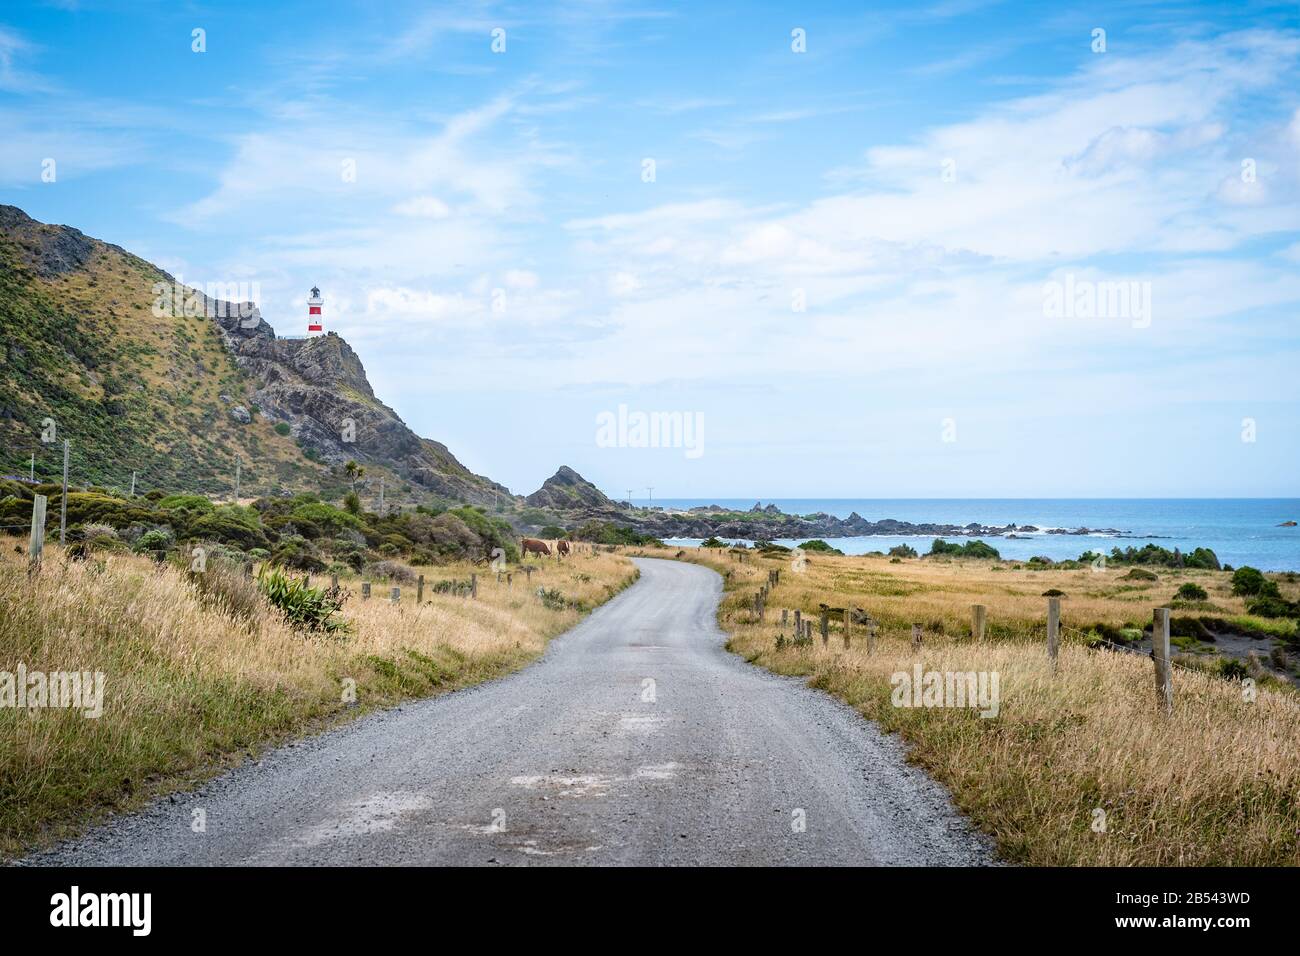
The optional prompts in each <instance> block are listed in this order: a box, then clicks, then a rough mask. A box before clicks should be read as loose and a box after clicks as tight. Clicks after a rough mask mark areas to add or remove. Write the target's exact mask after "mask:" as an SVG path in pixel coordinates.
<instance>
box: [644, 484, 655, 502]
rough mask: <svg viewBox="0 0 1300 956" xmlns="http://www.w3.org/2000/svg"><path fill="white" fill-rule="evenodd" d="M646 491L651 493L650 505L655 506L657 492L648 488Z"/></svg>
mask: <svg viewBox="0 0 1300 956" xmlns="http://www.w3.org/2000/svg"><path fill="white" fill-rule="evenodd" d="M646 491H648V492H650V504H651V506H653V505H654V503H655V490H654V489H653V488H647V489H646Z"/></svg>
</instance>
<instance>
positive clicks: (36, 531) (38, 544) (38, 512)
mask: <svg viewBox="0 0 1300 956" xmlns="http://www.w3.org/2000/svg"><path fill="white" fill-rule="evenodd" d="M48 501H49V499H48V498H46V497H45V496H44V495H37V496H36V497H35V498H33V499H32V534H31V538H30V539H29V540H28V542H27V561H28V564H29V566H30V567H32V568H39V567H40V566H41V555H42V554H44V553H45V505H46V503H47V502H48Z"/></svg>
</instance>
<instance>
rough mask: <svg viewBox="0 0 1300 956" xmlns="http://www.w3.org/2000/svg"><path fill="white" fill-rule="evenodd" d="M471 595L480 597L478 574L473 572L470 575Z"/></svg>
mask: <svg viewBox="0 0 1300 956" xmlns="http://www.w3.org/2000/svg"><path fill="white" fill-rule="evenodd" d="M469 596H470V597H472V598H477V597H478V575H477V574H471V575H470V576H469Z"/></svg>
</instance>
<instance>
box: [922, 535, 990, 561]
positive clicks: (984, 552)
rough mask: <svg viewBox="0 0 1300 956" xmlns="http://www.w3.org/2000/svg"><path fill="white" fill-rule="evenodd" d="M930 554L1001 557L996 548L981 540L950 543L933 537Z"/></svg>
mask: <svg viewBox="0 0 1300 956" xmlns="http://www.w3.org/2000/svg"><path fill="white" fill-rule="evenodd" d="M930 554H932V555H952V556H953V557H959V558H993V559H997V558H1001V557H1002V555H1001V554H999V553H998V550H997V549H996V548H994V547H992V546H990V545H987V544H985V543H984V542H983V541H979V540H975V541H967V542H966V543H965V544H955V543H953V544H950V543H949V542H947V541H945V540H943V538H935V539H934V543H933V544H931V545H930Z"/></svg>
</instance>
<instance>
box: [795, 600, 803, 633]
mask: <svg viewBox="0 0 1300 956" xmlns="http://www.w3.org/2000/svg"><path fill="white" fill-rule="evenodd" d="M794 633H795V636H796V637H798V638H799V639H800V640H803V611H800V610H799V609H798V608H796V609H795V612H794Z"/></svg>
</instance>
